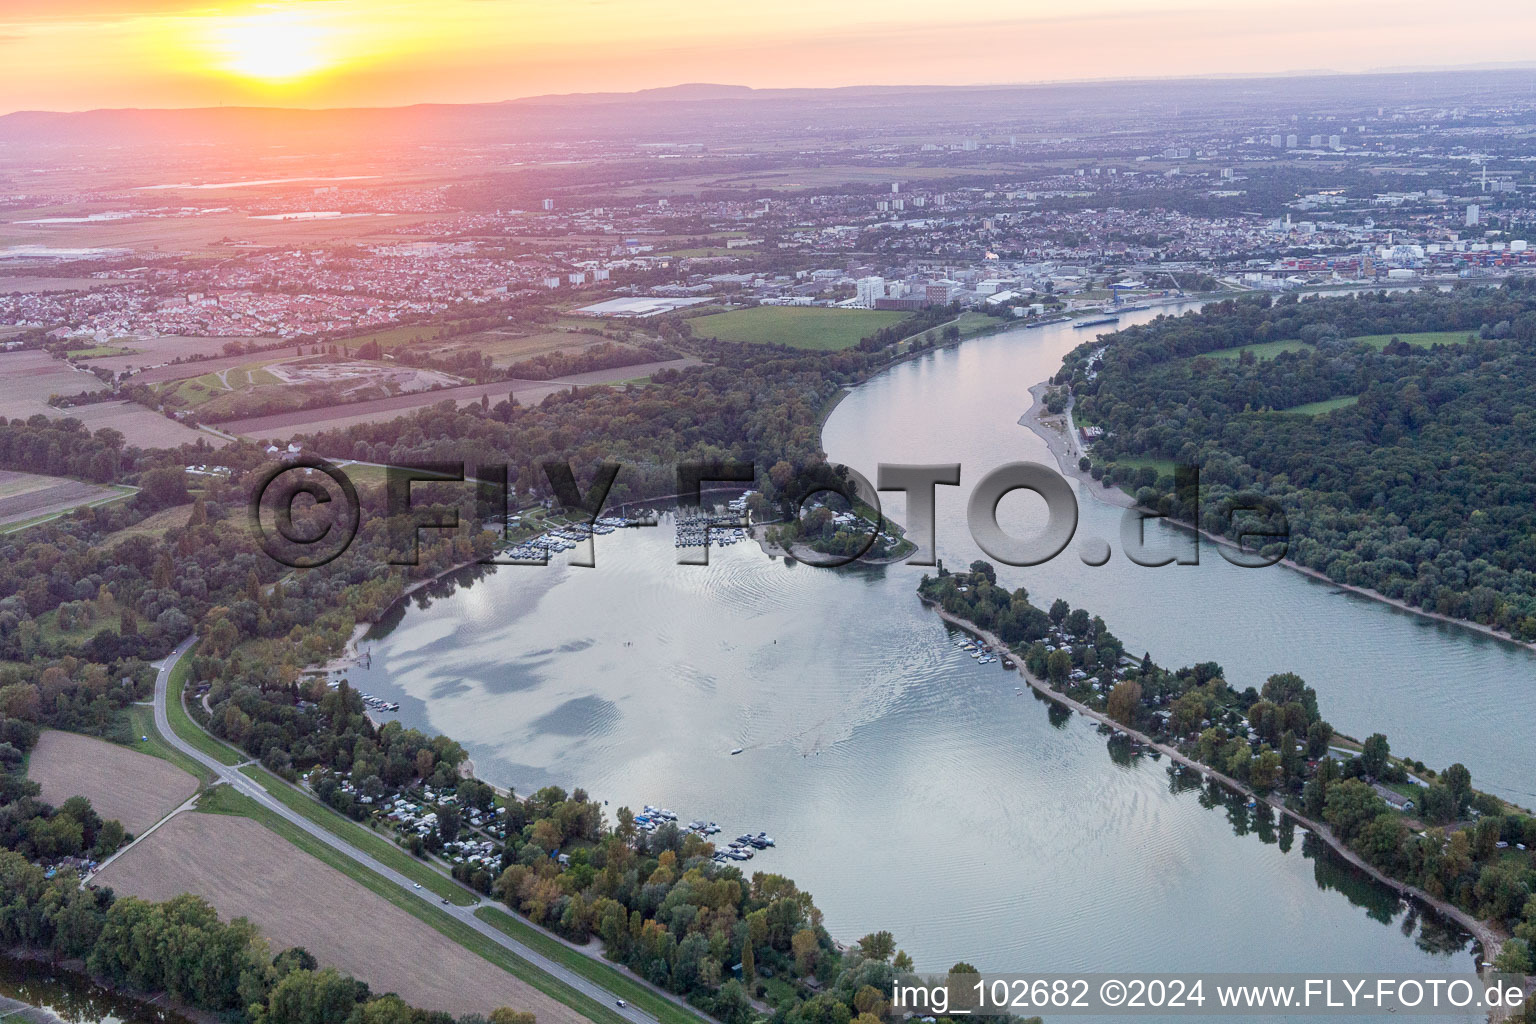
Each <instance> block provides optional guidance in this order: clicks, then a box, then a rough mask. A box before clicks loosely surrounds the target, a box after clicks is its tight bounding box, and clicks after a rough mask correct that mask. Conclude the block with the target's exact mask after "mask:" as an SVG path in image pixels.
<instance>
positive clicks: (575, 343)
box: [427, 327, 610, 366]
mask: <svg viewBox="0 0 1536 1024" xmlns="http://www.w3.org/2000/svg"><path fill="white" fill-rule="evenodd" d="M608 340H610V339H608V338H601V337H598V336H597V335H595V334H586V333H583V332H580V331H562V330H536V331H518V330H516V329H515V328H510V327H509V328H502V329H498V330H494V331H481V332H480V333H478V334H465V335H461V336H460V337H457V338H453V339H451V340H449V341H447V342H445V343H444V344H443V345H442V346H441V347H429V348H428V349H427V351H429V352H430V353H431V354H433V355H442V354H444V353H448V352H461V351H465V350H469V351H474V352H479V353H482V354H484V355H488V356H490V357H491V363H492V365H494V366H511V365H512V364H513V363H519V362H522V361H523V360H525V359H533V358H534V357H536V356H543V355H549V354H550V353H553V352H580V351H581V350H582V349H586V348H590V347H592V346H593V345H597V344H600V343H601V342H604V341H608Z"/></svg>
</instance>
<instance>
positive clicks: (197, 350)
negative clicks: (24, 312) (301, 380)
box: [70, 335, 286, 384]
mask: <svg viewBox="0 0 1536 1024" xmlns="http://www.w3.org/2000/svg"><path fill="white" fill-rule="evenodd" d="M271 343H272V339H271V338H254V337H245V338H204V337H190V336H177V335H164V336H161V337H158V338H138V337H123V338H110V339H108V341H107V343H106V344H105V345H102V346H98V348H97V349H92V350H87V351H88V354H82V353H79V352H71V353H70V358H71V359H75V360H77V361H81V362H85V363H87V364H89V365H91V366H101V367H105V368H106V369H109V370H111V371H112V372H113V373H122V372H123V371H125V370H126V371H133V370H141V371H142V370H143V368H144V367H147V366H153V367H157V368H158V369H159V371H160V373H159V375H158V376H157V377H155V378H151V377H149V376H148V375H145V376H141V377H138V378H136V380H135V383H139V384H154V383H157V381H161V380H175V379H177V376H175V375H179V376H183V377H196V376H197V375H199V374H202V373H206V372H208V370H210V369H216V368H217V367H214V366H212V365H211V364H209V363H202V364H198V363H197V362H192V363H189V364H187V365H186V366H185V367H182V366H176V367H174V368H173V367H171V366H166V365H164V364H167V363H171V361H172V360H174V359H184V360H185V359H192V360H197V359H206V358H208V357H210V356H214V357H222V356H223V352H224V346H225V345H229V344H240V345H251V344H255V345H270V344H271ZM83 347H84V346H82V348H83ZM105 349H122V350H125V353H124V354H121V355H118V354H114V353H112V352H108V351H104V350H105ZM285 352H286V350H284V351H283V352H276V351H274V352H273V353H272V355H274V356H275V355H282V354H285ZM243 358H244V361H246V362H249V361H250V360H251V359H252V358H254V357H252V356H245V357H243Z"/></svg>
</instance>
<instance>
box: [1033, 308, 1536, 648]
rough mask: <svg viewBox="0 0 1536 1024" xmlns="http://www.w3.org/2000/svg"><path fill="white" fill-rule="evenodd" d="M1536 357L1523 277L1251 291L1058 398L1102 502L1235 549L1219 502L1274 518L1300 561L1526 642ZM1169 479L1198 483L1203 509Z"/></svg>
mask: <svg viewBox="0 0 1536 1024" xmlns="http://www.w3.org/2000/svg"><path fill="white" fill-rule="evenodd" d="M1533 342H1536V282H1532V281H1530V280H1522V279H1514V280H1511V281H1508V282H1506V283H1505V284H1504V285H1502V286H1500V287H1457V288H1455V289H1453V290H1452V291H1450V292H1440V291H1435V290H1422V291H1415V292H1393V293H1389V292H1373V293H1367V294H1363V295H1358V296H1353V297H1340V298H1308V299H1300V298H1298V297H1296V296H1295V295H1285V296H1281V297H1279V298H1272V297H1271V296H1269V295H1254V296H1245V297H1242V298H1238V299H1232V300H1228V301H1224V302H1217V303H1212V304H1209V305H1207V306H1205V307H1204V308H1203V309H1201V310H1200V311H1198V312H1194V313H1189V314H1186V315H1184V316H1179V317H1172V316H1165V317H1159V318H1158V319H1156V320H1154V321H1153V322H1151V323H1149V324H1145V325H1142V326H1139V327H1131V328H1127V329H1125V330H1123V331H1119V332H1117V333H1115V334H1112V335H1107V336H1105V338H1104V339H1103V340H1102V341H1094V342H1090V343H1088V344H1085V345H1081V346H1079V347H1078V348H1077V349H1075V350H1074V351H1073V352H1071V353H1070V354H1069V355H1068V356H1067V358H1066V360H1065V362H1064V365H1063V368H1062V370H1061V372H1060V373H1059V374H1058V375H1057V376H1056V377H1055V378H1054V380H1053V384H1054V385H1056V386H1057V388H1059V389H1061V393H1059V394H1058V395H1056V396H1055V400H1056V401H1057V402H1058V403H1061V401H1062V399H1063V398H1065V397H1066V396H1067V393H1070V397H1071V399H1072V401H1073V404H1074V415H1075V418H1076V423H1077V425H1078V426H1079V427H1080V428H1082V427H1092V428H1097V430H1096V431H1094V433H1095V435H1096V436H1095V438H1094V439H1093V441H1092V447H1091V449H1090V452H1089V457H1090V459H1091V471H1092V473H1093V475H1094V476H1095V478H1098V479H1101V480H1103V481H1104V482H1105V484H1106V486H1108V485H1111V484H1118V485H1121V486H1123V487H1126V488H1127V489H1128V490H1130V491H1131V492H1132V493H1134V494H1135V496H1136V498H1137V500H1138V502H1139V503H1140V504H1142V505H1144V506H1146V507H1149V508H1152V509H1155V510H1156V511H1159V512H1162V513H1164V514H1168V515H1171V516H1173V517H1175V518H1177V519H1179V520H1182V521H1184V522H1186V523H1190V524H1195V525H1198V526H1200V527H1201V528H1203V529H1205V530H1207V531H1209V532H1211V533H1214V534H1217V535H1221V534H1223V533H1225V534H1227V535H1228V536H1229V537H1230V536H1231V535H1232V534H1233V532H1234V529H1235V528H1234V526H1233V521H1232V519H1231V518H1230V517H1228V516H1227V515H1225V514H1224V512H1223V504H1224V502H1225V501H1226V499H1229V498H1237V499H1240V500H1241V501H1242V502H1243V503H1250V504H1251V503H1254V502H1255V501H1256V500H1257V501H1271V502H1274V503H1275V504H1276V505H1277V506H1278V508H1279V509H1281V510H1283V512H1284V515H1285V517H1286V519H1287V521H1288V523H1289V530H1290V543H1289V549H1288V557H1289V558H1290V559H1292V560H1293V561H1294V562H1295V563H1297V564H1298V565H1300V566H1303V567H1305V568H1307V569H1310V570H1313V571H1316V572H1318V573H1321V574H1324V575H1326V576H1327V578H1329V579H1331V580H1333V581H1335V582H1337V583H1339V584H1343V585H1348V586H1353V587H1359V588H1362V589H1366V590H1370V591H1373V592H1375V593H1377V594H1380V595H1382V596H1384V597H1386V598H1388V599H1391V600H1394V601H1399V602H1402V603H1403V604H1404V605H1406V606H1408V607H1410V608H1415V609H1420V610H1424V611H1427V612H1432V613H1435V614H1439V615H1443V616H1447V617H1450V618H1456V619H1464V620H1470V621H1472V622H1475V623H1478V624H1480V625H1482V626H1485V627H1488V628H1491V629H1494V630H1497V631H1499V632H1501V633H1503V634H1505V635H1507V636H1510V637H1513V638H1515V639H1518V640H1522V641H1526V642H1529V641H1532V640H1536V477H1533V476H1532V474H1531V472H1530V467H1531V466H1532V465H1536V345H1533ZM1175 463H1178V464H1183V465H1194V466H1198V467H1199V470H1200V485H1201V493H1200V507H1199V508H1196V507H1195V505H1194V495H1193V492H1192V491H1189V490H1187V489H1185V490H1179V489H1177V488H1176V487H1175V485H1174V478H1173V465H1174V464H1175ZM1276 550H1277V551H1278V549H1276Z"/></svg>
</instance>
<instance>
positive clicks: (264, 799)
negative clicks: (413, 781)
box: [155, 635, 657, 1024]
mask: <svg viewBox="0 0 1536 1024" xmlns="http://www.w3.org/2000/svg"><path fill="white" fill-rule="evenodd" d="M196 642H197V637H196V636H195V635H194V636H191V637H188V638H187V639H186V640H184V641H182V643H181V644H180V645H179V646H178V647H177V648H176V649H175V650H174V651H172V652H171V653H170V655H169V656H168V657H167V658H166V659H165V661H164V662H162V663H161V665H160V674H159V675H158V676H156V677H155V728H156V729H158V730H160V735H161V736H164V737H165V740H166V742H167V743H169V744H171V746H173V747H175V748H176V749H177V750H179V751H181V752H182V753H183V754H186V755H187V756H188V757H190V758H192V759H193V760H194V761H196V762H197V763H198V764H201V765H202V766H203V767H205V768H207V769H208V771H209V772H211V773H212V774H213V775H214V777H215V778H216V779H218V780H219V781H220V782H225V783H228V784H229V785H231V786H233V787H234V788H235V789H236V790H237V791H238V792H240V793H243V794H245V795H246V796H248V797H250V798H251V799H252V800H255V801H256V802H257V803H259V804H260V805H261V806H262V807H265V808H266V809H267V810H269V811H271V812H272V813H273V814H276V815H278V816H279V817H281V818H283V819H284V820H285V821H288V822H289V823H291V824H292V825H294V826H295V827H297V828H301V829H303V830H304V831H305V832H307V833H309V835H311V836H313V837H314V838H315V839H317V840H319V841H320V842H322V843H324V844H325V845H327V846H329V847H330V848H331V849H333V850H335V851H337V852H338V853H340V854H342V855H343V856H345V857H348V858H350V859H352V860H354V861H356V862H357V863H359V864H361V865H362V866H363V867H365V868H367V869H368V870H369V871H372V872H373V873H374V874H376V875H379V876H381V877H383V878H386V879H388V880H389V881H390V882H391V883H392V884H394V885H398V886H399V887H400V888H401V889H403V890H404V891H405V892H406V893H408V894H410V895H412V896H415V897H416V898H417V899H420V900H422V901H423V902H424V903H428V904H430V905H431V906H432V908H433V909H434V910H438V911H441V912H442V913H444V914H448V915H450V916H452V917H455V918H457V919H458V920H459V921H461V922H462V923H464V924H466V925H468V926H469V927H471V928H473V929H474V930H475V931H477V932H479V933H480V934H481V935H484V936H485V937H486V938H488V939H490V940H491V941H492V942H495V943H496V944H498V945H500V946H502V947H504V948H505V949H507V950H509V951H510V952H512V953H515V954H517V955H518V956H519V957H522V958H523V959H524V960H526V961H528V962H529V963H530V964H532V965H533V966H534V967H536V968H538V969H539V970H541V971H543V972H544V973H545V974H548V975H549V976H550V977H552V978H554V979H555V980H557V981H559V982H561V983H562V984H564V985H567V986H569V987H570V988H573V989H575V990H576V991H577V992H580V993H581V994H582V995H584V996H588V997H589V998H591V999H595V1000H597V1001H598V1002H599V1003H602V1004H603V1005H605V1006H607V1007H608V1008H609V1009H610V1010H612V1011H613V1012H614V1013H616V1014H618V1015H619V1016H621V1017H623V1018H624V1019H625V1020H628V1021H631V1022H633V1024H657V1021H656V1018H655V1017H652V1016H651V1015H650V1014H648V1013H643V1012H641V1011H640V1010H637V1009H636V1008H635V1007H634V1006H632V1005H629V1006H623V1007H620V1006H619V1005H617V1004H618V999H619V997H618V996H616V995H614V994H613V993H612V992H609V991H608V990H607V989H605V988H603V987H602V986H600V985H597V984H595V983H593V982H591V981H588V980H587V979H586V978H583V977H582V976H581V975H579V974H577V973H575V972H574V971H572V970H570V969H569V968H567V967H565V966H564V965H562V964H557V963H555V962H554V961H553V960H551V959H549V958H548V957H546V956H544V955H543V954H542V953H540V952H538V951H537V950H534V949H531V948H529V947H528V946H526V945H524V944H523V943H521V942H519V941H517V940H516V939H514V938H512V937H511V936H508V935H505V934H503V933H502V932H500V931H498V930H497V929H495V928H493V927H492V926H491V925H488V924H486V923H485V922H484V921H482V920H480V919H479V918H478V917H476V916H475V913H474V911H475V908H474V907H460V906H455V905H453V904H446V905H445V904H441V903H439V902H438V900H437V897H435V896H433V895H432V893H431V892H429V891H427V890H426V889H418V888H416V885H415V883H413V882H412V881H411V880H410V879H409V878H407V877H405V876H404V875H402V874H400V873H399V872H398V871H395V870H394V869H393V868H389V867H386V866H385V865H383V864H381V863H379V862H378V861H377V860H374V859H373V858H372V857H370V856H369V855H368V854H366V853H364V852H363V851H362V850H360V849H358V848H357V847H355V846H353V845H352V844H351V843H348V842H347V841H346V840H344V839H342V838H340V837H339V836H336V835H334V834H332V833H331V832H328V831H326V830H325V829H323V828H321V827H320V826H319V825H316V824H315V823H314V822H312V821H310V820H309V819H308V818H306V817H304V816H303V815H301V814H299V813H298V812H297V811H294V810H292V809H291V808H289V807H288V806H287V805H286V804H283V803H282V802H280V801H278V800H275V799H273V798H272V796H271V795H270V794H269V793H268V792H267V791H266V790H265V789H263V788H262V787H261V786H260V785H258V784H257V783H256V782H254V781H252V780H251V779H249V778H247V777H246V776H244V775H242V774H241V773H240V770H239V769H238V768H232V767H230V766H228V765H225V764H222V763H220V762H219V761H218V760H217V759H215V758H213V757H210V756H208V755H207V754H205V753H203V752H202V751H201V750H198V749H197V748H196V747H194V746H192V745H191V744H190V743H188V742H186V741H185V740H183V739H182V738H181V737H180V736H178V735H176V732H175V730H174V729H172V728H171V719H170V715H169V714H168V713H167V711H166V699H167V695H168V694H169V693H170V685H171V670H172V669H174V668H175V667H176V663H177V662H178V661H180V660H181V658H182V657H183V656H184V655H185V654H186V653H187V650H188V648H190V647H191V646H192V645H193V644H194V643H196Z"/></svg>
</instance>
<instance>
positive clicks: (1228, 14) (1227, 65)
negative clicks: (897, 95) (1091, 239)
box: [0, 0, 1536, 113]
mask: <svg viewBox="0 0 1536 1024" xmlns="http://www.w3.org/2000/svg"><path fill="white" fill-rule="evenodd" d="M1467 11H1468V12H1472V13H1473V14H1474V16H1473V18H1472V22H1471V23H1470V24H1469V23H1468V22H1466V21H1463V20H1461V19H1460V18H1459V16H1457V15H1455V14H1453V13H1451V12H1449V11H1448V10H1447V8H1446V7H1445V5H1444V4H1443V3H1439V2H1433V3H1432V2H1429V0H1392V2H1384V0H1331V2H1318V0H1284V2H1280V0H1074V2H1071V3H1068V2H1064V0H970V2H967V3H964V4H941V3H935V2H932V0H921V2H919V0H881V2H871V0H833V2H827V0H776V2H773V3H760V2H756V0H745V2H740V0H738V2H736V3H720V2H718V0H712V2H708V3H705V2H695V0H270V2H262V3H247V2H242V0H231V2H218V3H207V2H198V0H0V113H4V112H8V111H12V110H20V109H49V110H80V109H89V108H93V107H126V106H140V107H186V106H213V105H218V104H269V105H285V106H310V107H315V106H353V105H364V106H385V105H396V104H404V103H415V102H424V101H433V102H445V101H446V102H465V101H482V100H502V99H511V98H515V97H519V96H528V95H535V94H539V93H549V92H595V91H610V90H615V91H618V90H632V89H640V88H648V87H653V86H665V85H675V84H678V83H682V82H723V83H731V84H740V85H751V86H758V87H778V86H837V85H860V84H983V83H1011V82H1035V81H1054V80H1063V79H1081V78H1117V77H1139V76H1162V77H1168V76H1178V75H1204V74H1227V73H1241V74H1252V73H1259V72H1288V71H1307V70H1331V71H1363V70H1371V69H1380V68H1408V67H1432V66H1456V65H1470V64H1490V63H1499V62H1517V61H1519V62H1529V61H1531V60H1532V58H1533V54H1532V52H1531V48H1530V43H1531V41H1532V40H1533V39H1536V3H1531V2H1530V0H1485V2H1484V3H1481V4H1479V5H1476V7H1475V8H1473V7H1469V8H1467ZM1452 21H1455V22H1456V24H1455V26H1454V28H1452V27H1451V25H1450V22H1452Z"/></svg>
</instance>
